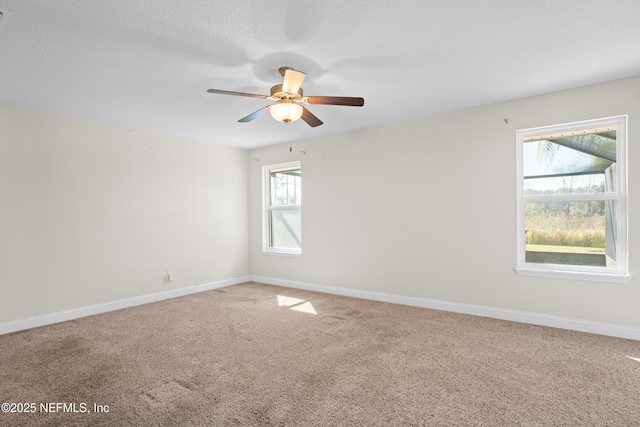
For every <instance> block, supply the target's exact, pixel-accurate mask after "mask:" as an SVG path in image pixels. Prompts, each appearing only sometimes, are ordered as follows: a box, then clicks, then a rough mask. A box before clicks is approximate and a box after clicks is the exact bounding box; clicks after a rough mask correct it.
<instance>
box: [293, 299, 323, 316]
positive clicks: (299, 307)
mask: <svg viewBox="0 0 640 427" xmlns="http://www.w3.org/2000/svg"><path fill="white" fill-rule="evenodd" d="M291 310H295V311H302V312H303V313H309V314H318V313H317V312H316V310H315V309H314V308H313V306H312V305H311V303H310V302H308V301H307V302H305V303H304V304H300V305H296V306H294V307H291Z"/></svg>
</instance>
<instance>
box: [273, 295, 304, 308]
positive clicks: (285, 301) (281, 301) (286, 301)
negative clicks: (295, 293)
mask: <svg viewBox="0 0 640 427" xmlns="http://www.w3.org/2000/svg"><path fill="white" fill-rule="evenodd" d="M301 302H304V300H303V299H298V298H291V297H285V296H282V295H278V305H279V306H280V307H282V306H286V307H291V306H292V305H296V304H300V303H301Z"/></svg>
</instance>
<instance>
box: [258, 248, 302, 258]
mask: <svg viewBox="0 0 640 427" xmlns="http://www.w3.org/2000/svg"><path fill="white" fill-rule="evenodd" d="M262 255H269V256H284V257H291V258H300V257H302V252H287V251H277V250H264V249H263V250H262Z"/></svg>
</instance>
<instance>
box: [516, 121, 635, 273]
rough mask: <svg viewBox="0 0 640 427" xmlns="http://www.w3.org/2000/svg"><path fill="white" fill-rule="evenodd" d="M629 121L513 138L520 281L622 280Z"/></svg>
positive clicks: (538, 130)
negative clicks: (543, 278) (528, 278)
mask: <svg viewBox="0 0 640 427" xmlns="http://www.w3.org/2000/svg"><path fill="white" fill-rule="evenodd" d="M626 136H627V117H626V116H619V117H612V118H607V119H600V120H590V121H586V122H580V123H569V124H564V125H557V126H548V127H542V128H536V129H525V130H520V131H518V132H517V156H518V163H517V169H518V221H517V223H518V229H517V232H518V238H517V241H518V265H517V268H516V271H517V272H518V274H522V275H535V276H546V277H562V278H576V279H582V280H601V281H626V280H628V276H627V207H626V206H627V203H626V193H627V189H626V184H627V175H626Z"/></svg>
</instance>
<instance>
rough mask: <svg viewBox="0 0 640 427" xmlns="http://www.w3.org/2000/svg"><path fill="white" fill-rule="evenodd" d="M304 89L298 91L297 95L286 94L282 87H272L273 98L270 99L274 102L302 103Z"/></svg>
mask: <svg viewBox="0 0 640 427" xmlns="http://www.w3.org/2000/svg"><path fill="white" fill-rule="evenodd" d="M302 93H303V92H302V88H300V89H298V92H297V93H290V92H285V91H283V90H282V85H281V84H279V85H275V86H272V87H271V96H270V98H271V99H273V100H274V101H278V102H281V101H284V100H291V101H290V102H301V101H302Z"/></svg>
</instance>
